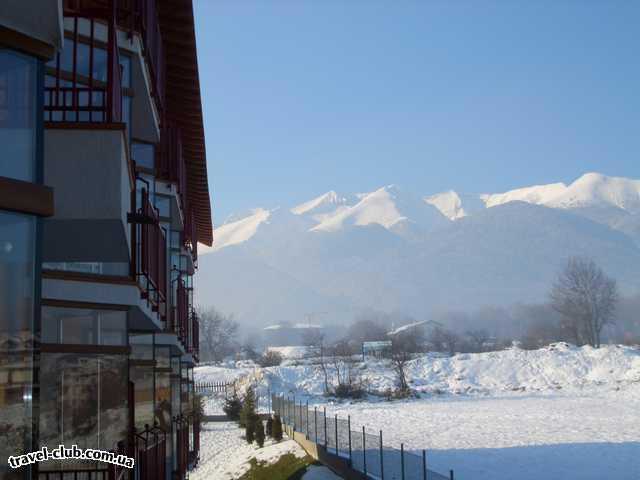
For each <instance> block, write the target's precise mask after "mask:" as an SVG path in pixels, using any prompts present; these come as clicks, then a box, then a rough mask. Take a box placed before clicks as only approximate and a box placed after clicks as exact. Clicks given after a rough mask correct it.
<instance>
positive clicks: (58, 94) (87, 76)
mask: <svg viewBox="0 0 640 480" xmlns="http://www.w3.org/2000/svg"><path fill="white" fill-rule="evenodd" d="M68 3H69V4H70V6H73V7H76V8H66V9H65V12H64V16H65V19H71V21H72V24H73V29H72V31H71V32H69V33H70V35H71V42H70V43H69V44H68V46H66V47H65V50H66V51H65V52H58V54H57V55H56V58H55V60H53V61H52V62H50V63H49V64H48V65H47V70H46V74H47V77H46V84H45V87H44V119H45V121H47V122H74V123H75V122H99V123H102V122H104V123H114V122H121V121H122V72H121V68H120V60H119V53H118V44H117V27H116V22H115V18H116V9H117V0H109V1H108V2H104V4H102V6H94V7H93V8H88V7H84V8H83V6H82V5H75V2H68ZM77 3H81V2H77ZM97 19H102V20H106V22H107V23H106V28H107V32H108V33H107V45H106V51H105V49H104V48H102V42H98V40H97V39H96V29H97V26H98V25H97V24H98V23H99V22H97ZM102 28H104V27H102ZM81 31H82V35H81ZM98 45H100V46H98ZM105 55H106V59H105V58H104V57H105ZM105 66H106V75H105V72H104V67H105Z"/></svg>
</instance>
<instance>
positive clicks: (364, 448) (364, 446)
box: [362, 425, 367, 476]
mask: <svg viewBox="0 0 640 480" xmlns="http://www.w3.org/2000/svg"><path fill="white" fill-rule="evenodd" d="M362 463H363V464H364V475H365V476H366V475H367V437H366V433H364V425H363V426H362Z"/></svg>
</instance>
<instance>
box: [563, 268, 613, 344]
mask: <svg viewBox="0 0 640 480" xmlns="http://www.w3.org/2000/svg"><path fill="white" fill-rule="evenodd" d="M550 297H551V306H552V307H553V309H554V310H556V311H557V312H558V313H560V314H561V315H562V316H563V318H564V321H565V325H566V327H567V328H568V329H569V330H570V331H571V334H572V336H573V337H574V338H575V340H576V343H577V344H579V345H580V344H584V343H588V344H589V345H591V346H593V347H595V348H599V347H600V335H601V332H602V328H603V327H604V326H605V325H607V324H609V323H613V321H614V318H613V315H614V313H615V308H616V303H617V302H618V287H617V284H616V281H615V280H614V279H612V278H610V277H608V276H607V275H606V274H605V273H604V271H603V270H602V269H601V268H600V267H599V266H598V265H596V263H595V262H594V261H593V260H592V259H589V258H583V257H572V258H570V259H569V260H568V262H567V264H566V266H565V267H564V270H563V271H562V272H561V273H560V275H559V276H558V279H557V280H556V282H555V284H554V285H553V287H552V289H551V294H550Z"/></svg>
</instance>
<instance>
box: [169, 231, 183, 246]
mask: <svg viewBox="0 0 640 480" xmlns="http://www.w3.org/2000/svg"><path fill="white" fill-rule="evenodd" d="M180 240H181V232H175V231H172V232H171V248H175V249H179V248H180V247H181V246H182V245H181V244H182V242H181V241H180Z"/></svg>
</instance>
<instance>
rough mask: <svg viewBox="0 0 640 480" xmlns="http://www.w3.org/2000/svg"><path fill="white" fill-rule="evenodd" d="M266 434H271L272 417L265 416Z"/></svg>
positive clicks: (269, 435)
mask: <svg viewBox="0 0 640 480" xmlns="http://www.w3.org/2000/svg"><path fill="white" fill-rule="evenodd" d="M267 436H268V437H272V436H273V418H272V417H269V418H267Z"/></svg>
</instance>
